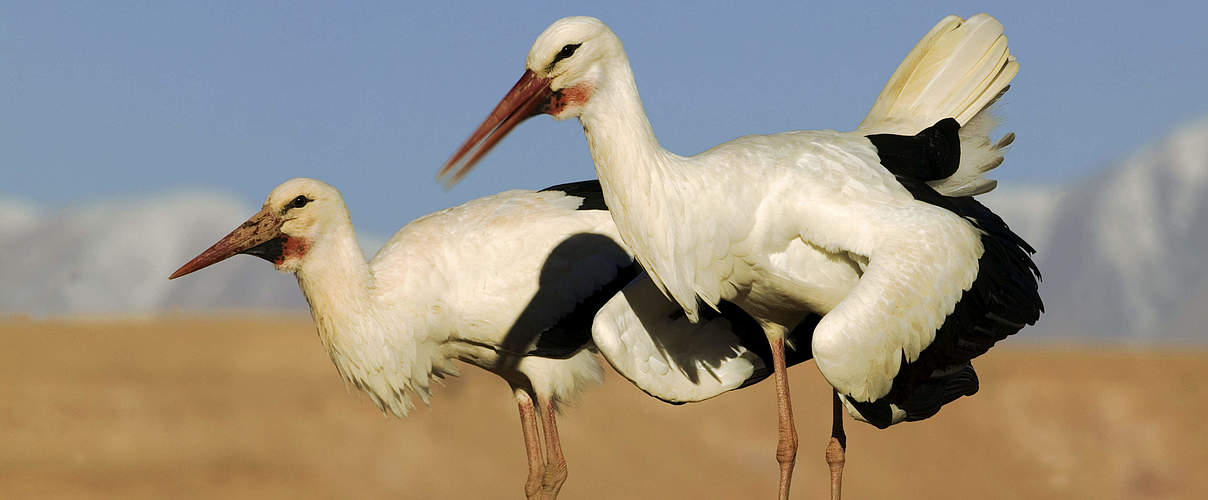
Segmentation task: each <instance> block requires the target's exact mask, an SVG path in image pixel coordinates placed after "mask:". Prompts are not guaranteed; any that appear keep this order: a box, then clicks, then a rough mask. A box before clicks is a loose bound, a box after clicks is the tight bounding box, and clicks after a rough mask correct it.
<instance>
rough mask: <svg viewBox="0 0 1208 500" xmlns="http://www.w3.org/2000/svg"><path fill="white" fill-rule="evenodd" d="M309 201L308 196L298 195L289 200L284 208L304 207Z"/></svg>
mask: <svg viewBox="0 0 1208 500" xmlns="http://www.w3.org/2000/svg"><path fill="white" fill-rule="evenodd" d="M310 201H311V200H310V198H307V197H305V196H302V195H298V197H297V198H294V199H293V200H291V201H290V202H289V204H288V205H285V209H286V210H289V209H291V208H302V207H305V206H306V204H307V203H310Z"/></svg>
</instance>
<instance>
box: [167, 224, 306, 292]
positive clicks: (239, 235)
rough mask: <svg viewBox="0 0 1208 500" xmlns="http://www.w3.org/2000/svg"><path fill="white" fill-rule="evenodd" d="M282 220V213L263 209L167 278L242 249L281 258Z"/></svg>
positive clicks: (267, 256)
mask: <svg viewBox="0 0 1208 500" xmlns="http://www.w3.org/2000/svg"><path fill="white" fill-rule="evenodd" d="M281 223H282V220H281V216H279V215H277V214H276V213H275V212H272V211H270V210H268V209H261V210H260V211H259V212H256V215H253V216H252V217H251V218H250V219H248V220H247V222H244V223H243V224H241V225H240V226H239V227H237V228H235V230H234V231H231V233H230V234H228V235H226V236H224V237H223V238H222V239H221V240H218V243H215V244H214V245H212V246H211V247H210V248H207V249H206V250H205V251H204V252H201V255H198V256H196V257H193V260H190V261H189V262H188V263H186V264H185V265H183V266H180V269H177V270H176V272H174V273H172V276H169V277H168V279H176V278H179V277H181V276H184V275H186V274H189V273H191V272H193V271H197V270H199V269H202V268H205V267H208V266H211V265H213V264H217V263H219V262H222V261H224V260H226V259H229V258H231V257H232V256H234V255H237V254H241V253H248V254H252V255H255V256H257V257H262V258H265V259H268V260H279V259H280V255H281V243H282V241H281V240H282V235H281ZM274 247H275V248H274ZM274 257H275V258H274Z"/></svg>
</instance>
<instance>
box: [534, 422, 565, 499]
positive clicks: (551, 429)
mask: <svg viewBox="0 0 1208 500" xmlns="http://www.w3.org/2000/svg"><path fill="white" fill-rule="evenodd" d="M540 403H541V424H542V428H543V429H544V431H545V462H546V466H545V479H544V481H542V483H541V490H542V491H543V492H544V493H545V494H546V498H548V499H549V500H553V499H555V498H558V492H559V491H561V490H562V484H563V483H565V482H566V476H567V470H566V457H564V456H562V443H561V441H559V440H558V422H557V421H556V420H555V415H554V402H553V401H552V400H549V399H544V400H542V401H540Z"/></svg>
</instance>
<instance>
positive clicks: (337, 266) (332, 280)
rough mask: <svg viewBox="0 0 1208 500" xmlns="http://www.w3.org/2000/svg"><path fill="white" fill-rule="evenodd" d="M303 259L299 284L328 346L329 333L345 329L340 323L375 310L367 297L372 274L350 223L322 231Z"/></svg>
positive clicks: (371, 284) (369, 313)
mask: <svg viewBox="0 0 1208 500" xmlns="http://www.w3.org/2000/svg"><path fill="white" fill-rule="evenodd" d="M304 259H305V260H304V261H303V262H302V265H301V266H300V267H299V268H298V272H297V278H298V286H299V287H301V288H302V294H303V295H305V296H306V301H307V302H308V303H309V304H310V312H311V316H312V317H314V320H315V325H316V326H318V327H319V334H320V337H323V342H324V343H325V344H328V345H329V346H330V342H329V340H330V338H329V336H330V335H331V334H333V333H334V331H341V330H345V329H344V328H340V326H343V324H345V323H349V322H354V321H356V319H355V318H358V317H365V316H367V315H369V316H371V315H372V313H373V312H374V311H372V309H373V305H374V304H373V301H372V300H371V297H370V290H371V289H372V286H373V276H372V274H371V273H370V272H369V266H368V264H366V263H365V257H364V256H363V255H362V254H361V247H360V245H358V244H357V240H356V235H355V234H354V233H353V229H352V223H351V222H348V223H347V224H341V225H339V227H337V228H334V230H331V231H329V232H327V233H326V234H324V237H323V238H322V239H320V240H318V241H316V242H315V243H314V245H313V246H312V247H311V248H310V249H309V251H308V252H307V254H306V256H305V257H304ZM333 330H334V331H333Z"/></svg>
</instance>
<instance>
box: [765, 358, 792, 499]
mask: <svg viewBox="0 0 1208 500" xmlns="http://www.w3.org/2000/svg"><path fill="white" fill-rule="evenodd" d="M769 343H770V344H771V346H772V367H773V369H774V370H775V372H776V403H777V410H778V411H777V415H778V416H779V418H780V423H779V439H778V440H777V442H776V461H777V462H779V463H780V500H788V498H789V483H790V482H792V480H793V465H794V464H795V463H796V461H797V429H796V426H795V424H794V423H793V404H792V402H791V401H790V400H789V376H788V372H787V368H786V367H785V365H784V337H783V335H778V336H776V338H774V339H771V338H770V339H769Z"/></svg>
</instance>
